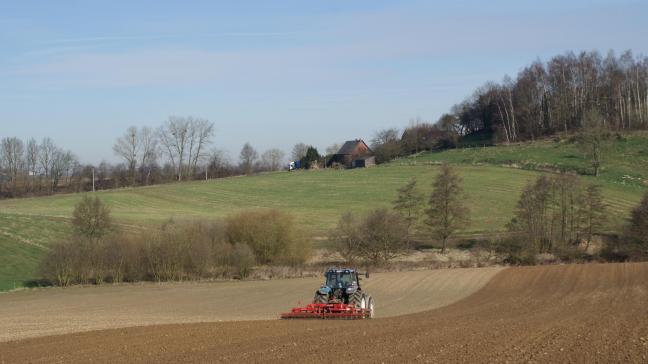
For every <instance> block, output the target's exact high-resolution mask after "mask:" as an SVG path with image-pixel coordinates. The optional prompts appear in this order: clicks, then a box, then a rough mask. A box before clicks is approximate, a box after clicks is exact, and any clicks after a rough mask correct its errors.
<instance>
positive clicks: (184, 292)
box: [0, 268, 501, 341]
mask: <svg viewBox="0 0 648 364" xmlns="http://www.w3.org/2000/svg"><path fill="white" fill-rule="evenodd" d="M500 270H501V268H488V269H442V270H427V271H416V272H399V273H378V274H373V275H372V276H371V278H369V279H365V280H363V286H365V287H366V289H367V291H368V292H370V293H371V294H372V295H373V296H374V297H375V299H376V302H379V305H380V306H379V307H378V309H377V311H376V315H377V317H389V316H396V315H403V314H408V313H413V312H420V311H425V310H430V309H433V308H437V307H441V306H446V305H448V304H450V303H453V302H456V301H458V300H460V299H462V298H465V297H467V296H469V295H470V294H472V293H474V292H476V291H477V290H478V289H480V288H481V287H483V286H484V285H485V284H486V283H487V282H488V281H489V280H490V279H491V278H492V277H493V276H494V275H495V274H496V273H497V272H499V271H500ZM320 283H321V278H307V279H288V280H274V281H256V282H221V283H179V284H178V283H172V284H161V285H159V284H145V285H125V286H102V287H72V288H67V289H58V288H55V289H45V290H36V291H21V292H12V293H8V294H0V317H2V320H0V341H8V340H16V339H22V338H27V337H36V336H44V335H54V334H65V333H72V332H80V331H89V330H99V329H109V328H120V327H129V326H143V325H159V324H171V323H197V322H215V321H242V320H272V319H276V318H277V317H278V316H279V313H280V312H284V311H288V310H289V309H290V308H291V307H292V306H294V305H297V304H298V303H299V301H301V302H310V300H311V299H312V298H313V292H315V289H316V288H317V287H319V284H320Z"/></svg>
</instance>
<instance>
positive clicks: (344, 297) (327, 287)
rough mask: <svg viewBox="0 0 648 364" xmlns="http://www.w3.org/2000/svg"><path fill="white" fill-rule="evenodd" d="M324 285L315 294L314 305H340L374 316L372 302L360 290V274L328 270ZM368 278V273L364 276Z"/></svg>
mask: <svg viewBox="0 0 648 364" xmlns="http://www.w3.org/2000/svg"><path fill="white" fill-rule="evenodd" d="M325 276H326V283H324V284H322V286H321V287H320V288H319V289H318V290H317V292H315V297H314V298H313V303H314V304H336V303H341V304H345V305H349V306H352V307H355V308H357V309H361V310H366V311H367V312H368V313H369V317H370V318H371V317H373V316H374V300H373V297H371V296H370V295H368V294H367V293H365V292H364V291H363V290H362V286H361V285H360V274H359V273H358V272H357V271H356V270H355V269H350V268H330V269H329V270H328V271H327V272H326V274H325ZM364 276H365V278H369V272H366V273H365V274H364Z"/></svg>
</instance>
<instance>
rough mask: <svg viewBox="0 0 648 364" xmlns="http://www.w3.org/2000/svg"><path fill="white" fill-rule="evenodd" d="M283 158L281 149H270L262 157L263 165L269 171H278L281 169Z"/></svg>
mask: <svg viewBox="0 0 648 364" xmlns="http://www.w3.org/2000/svg"><path fill="white" fill-rule="evenodd" d="M283 158H284V152H283V151H282V150H281V149H277V148H273V149H268V150H266V151H265V152H264V153H263V154H262V155H261V163H262V164H263V167H264V168H265V169H267V170H269V171H278V170H280V169H281V162H282V160H283Z"/></svg>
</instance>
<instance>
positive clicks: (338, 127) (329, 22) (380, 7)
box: [0, 0, 648, 163]
mask: <svg viewBox="0 0 648 364" xmlns="http://www.w3.org/2000/svg"><path fill="white" fill-rule="evenodd" d="M646 19H648V4H647V3H646V2H645V1H602V0H601V1H597V0H594V1H580V0H576V1H553V0H550V1H520V0H518V1H497V0H495V1H488V2H486V1H452V2H451V1H444V2H434V1H391V2H390V1H377V0H372V1H362V0H359V1H350V0H326V1H280V0H274V1H227V2H225V1H160V0H158V1H116V0H115V1H42V2H38V1H27V0H26V1H7V0H0V137H4V136H18V137H21V138H28V137H32V136H33V137H35V138H37V139H41V138H42V137H44V136H50V137H52V138H53V139H54V140H55V141H56V143H57V144H59V145H61V146H63V147H65V148H68V149H71V150H72V151H74V152H75V153H76V154H77V155H78V156H79V157H80V159H81V161H82V162H92V163H96V162H99V161H100V160H102V159H106V160H109V161H115V160H116V158H115V157H114V155H113V153H112V149H111V148H112V145H113V143H114V140H115V138H116V137H118V136H119V135H121V134H122V133H123V132H124V130H125V129H126V128H127V127H128V126H130V125H136V126H140V125H149V126H158V125H160V124H161V123H162V122H163V121H164V120H165V119H166V118H167V117H168V116H170V115H180V116H190V115H191V116H196V117H203V118H207V119H209V120H211V121H213V122H214V123H215V125H216V137H215V139H214V147H217V148H219V149H224V150H226V151H228V152H229V154H230V156H231V157H232V159H233V160H236V158H237V156H238V151H239V150H240V148H241V146H242V145H243V143H245V142H246V141H249V142H251V143H252V145H253V146H255V147H256V148H257V149H259V150H260V151H262V150H264V149H267V148H271V147H279V148H282V149H284V150H286V151H287V152H288V151H289V150H290V149H291V147H292V145H293V144H295V143H297V142H306V143H309V144H314V145H316V146H317V147H319V148H322V149H323V148H325V147H326V146H328V145H331V144H333V143H336V142H342V141H344V140H346V139H352V138H356V137H362V138H367V139H370V138H371V136H372V135H373V132H374V131H376V130H378V129H381V128H387V127H403V126H406V125H407V124H408V120H409V119H411V118H415V117H420V118H421V119H423V120H432V121H434V120H436V119H437V118H438V117H439V116H440V115H441V114H442V113H444V112H446V111H447V110H448V109H449V108H450V107H451V106H452V105H453V104H454V103H457V102H460V101H461V100H462V99H463V98H465V97H466V96H468V95H469V94H470V93H472V91H473V90H474V88H475V87H478V86H480V85H481V84H483V83H484V82H486V81H488V80H495V81H499V80H501V79H502V77H503V76H504V75H505V74H509V75H512V76H513V75H515V74H516V73H517V72H518V71H519V70H520V68H521V67H523V66H525V65H527V64H529V63H530V62H532V61H534V60H536V59H538V58H539V59H543V60H546V59H547V58H549V57H550V56H552V55H555V54H558V53H563V52H564V51H566V50H574V51H580V50H593V49H598V50H600V51H601V52H602V53H606V52H607V51H608V50H610V49H612V50H614V51H616V52H621V51H623V50H626V49H632V50H633V51H634V53H635V54H648V42H647V41H646V40H647V39H648V21H646Z"/></svg>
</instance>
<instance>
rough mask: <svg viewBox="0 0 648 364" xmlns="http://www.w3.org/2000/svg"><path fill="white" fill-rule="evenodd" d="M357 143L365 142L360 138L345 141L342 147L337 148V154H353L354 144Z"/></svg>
mask: <svg viewBox="0 0 648 364" xmlns="http://www.w3.org/2000/svg"><path fill="white" fill-rule="evenodd" d="M358 143H362V144H365V142H364V141H363V140H362V139H356V140H349V141H346V142H345V143H344V145H342V148H340V150H338V152H337V154H353V151H354V150H355V148H356V145H358ZM365 145H366V144H365ZM367 148H368V147H367Z"/></svg>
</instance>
